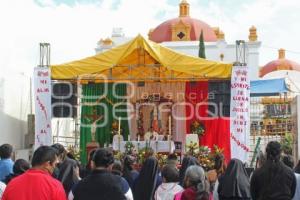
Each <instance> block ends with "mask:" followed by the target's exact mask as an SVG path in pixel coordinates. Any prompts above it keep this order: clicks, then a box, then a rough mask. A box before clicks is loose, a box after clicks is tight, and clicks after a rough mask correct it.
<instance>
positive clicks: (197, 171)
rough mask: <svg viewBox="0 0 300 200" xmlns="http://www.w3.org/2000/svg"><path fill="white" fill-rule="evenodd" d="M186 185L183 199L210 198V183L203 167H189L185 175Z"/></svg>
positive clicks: (203, 199) (206, 199) (202, 199)
mask: <svg viewBox="0 0 300 200" xmlns="http://www.w3.org/2000/svg"><path fill="white" fill-rule="evenodd" d="M184 185H185V187H186V189H185V190H184V191H183V193H182V195H181V200H208V199H209V193H208V191H209V184H208V182H207V181H206V178H205V172H204V170H203V168H202V167H200V166H197V165H192V166H190V167H188V168H187V170H186V173H185V177H184Z"/></svg>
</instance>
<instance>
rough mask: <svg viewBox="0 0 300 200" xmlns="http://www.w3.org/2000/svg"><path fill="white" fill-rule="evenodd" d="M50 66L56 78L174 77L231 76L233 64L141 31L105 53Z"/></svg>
mask: <svg viewBox="0 0 300 200" xmlns="http://www.w3.org/2000/svg"><path fill="white" fill-rule="evenodd" d="M50 68H51V76H52V79H55V80H74V79H77V78H81V79H93V80H98V81H101V80H102V79H103V76H105V77H106V79H108V80H111V81H147V80H149V81H151V80H168V81H172V80H193V79H195V80H198V79H227V78H229V77H230V76H231V69H232V64H225V63H219V62H215V61H209V60H205V59H201V58H197V57H193V56H188V55H185V54H182V53H178V52H175V51H173V50H171V49H169V48H166V47H163V46H161V45H159V44H156V43H154V42H152V41H149V40H146V39H145V38H143V37H142V36H141V35H138V36H137V37H136V38H134V39H133V40H131V41H129V42H127V43H125V44H123V45H120V46H117V47H115V48H113V49H110V50H108V51H105V52H104V53H99V54H97V55H95V56H91V57H87V58H84V59H82V60H77V61H73V62H69V63H65V64H61V65H51V66H50Z"/></svg>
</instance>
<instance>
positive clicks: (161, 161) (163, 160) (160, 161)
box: [155, 153, 168, 168]
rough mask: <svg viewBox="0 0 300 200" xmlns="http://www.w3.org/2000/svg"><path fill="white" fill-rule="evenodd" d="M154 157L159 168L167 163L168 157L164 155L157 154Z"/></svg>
mask: <svg viewBox="0 0 300 200" xmlns="http://www.w3.org/2000/svg"><path fill="white" fill-rule="evenodd" d="M155 157H156V159H157V160H158V165H159V167H160V168H162V167H163V166H164V165H165V164H166V163H167V159H168V156H167V155H166V154H163V153H157V154H156V155H155Z"/></svg>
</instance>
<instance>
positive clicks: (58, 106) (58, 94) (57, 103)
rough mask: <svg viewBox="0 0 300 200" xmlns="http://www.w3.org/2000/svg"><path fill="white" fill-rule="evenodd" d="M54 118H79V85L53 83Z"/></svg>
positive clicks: (52, 104)
mask: <svg viewBox="0 0 300 200" xmlns="http://www.w3.org/2000/svg"><path fill="white" fill-rule="evenodd" d="M51 106H52V117H56V118H67V117H72V118H74V117H76V116H77V85H76V84H74V83H70V82H53V83H52V97H51Z"/></svg>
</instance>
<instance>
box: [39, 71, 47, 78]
mask: <svg viewBox="0 0 300 200" xmlns="http://www.w3.org/2000/svg"><path fill="white" fill-rule="evenodd" d="M37 75H38V76H43V77H47V76H49V73H48V72H43V71H38V72H37Z"/></svg>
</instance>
